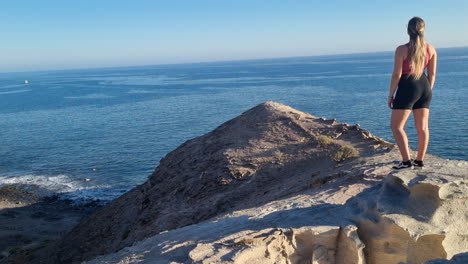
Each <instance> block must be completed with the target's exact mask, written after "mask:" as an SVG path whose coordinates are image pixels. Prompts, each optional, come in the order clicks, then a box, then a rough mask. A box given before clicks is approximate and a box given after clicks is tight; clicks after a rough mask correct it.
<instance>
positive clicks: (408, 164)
mask: <svg viewBox="0 0 468 264" xmlns="http://www.w3.org/2000/svg"><path fill="white" fill-rule="evenodd" d="M392 168H393V169H395V170H401V169H412V168H413V163H412V162H411V160H408V161H401V162H400V163H399V164H398V165H396V166H393V167H392Z"/></svg>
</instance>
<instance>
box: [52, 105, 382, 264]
mask: <svg viewBox="0 0 468 264" xmlns="http://www.w3.org/2000/svg"><path fill="white" fill-rule="evenodd" d="M389 146H391V144H389V143H387V142H385V141H383V140H381V139H379V138H375V137H373V136H372V135H371V134H370V133H369V132H368V131H365V130H363V129H360V128H359V125H355V126H351V125H347V124H341V123H338V122H336V121H335V120H327V119H324V118H317V117H314V116H312V115H310V114H307V113H303V112H300V111H297V110H294V109H292V108H290V107H288V106H285V105H282V104H279V103H275V102H265V103H262V104H260V105H258V106H256V107H254V108H252V109H250V110H248V111H246V112H244V113H243V114H242V115H240V116H238V117H236V118H234V119H232V120H230V121H228V122H226V123H224V124H222V125H221V126H219V127H218V128H216V129H215V130H213V131H212V132H210V133H207V134H205V135H203V136H200V137H197V138H194V139H192V140H189V141H187V142H185V143H183V144H182V145H181V146H179V147H178V148H177V149H175V150H174V151H172V152H170V153H169V154H167V155H166V157H164V158H163V159H162V160H161V162H160V165H159V166H158V167H157V168H156V170H155V171H154V172H153V174H152V175H151V176H150V177H149V179H148V180H147V181H146V182H145V183H144V184H142V185H139V186H137V187H135V188H134V189H132V190H131V191H129V192H128V193H125V194H124V195H122V196H120V197H119V198H117V199H115V200H113V201H111V202H110V203H109V204H107V205H106V206H104V207H103V208H101V209H99V210H97V211H96V212H95V213H94V214H92V215H90V216H89V217H86V218H85V219H83V220H82V221H81V223H80V224H79V225H77V226H76V227H75V228H74V229H73V230H72V231H71V232H70V233H68V234H67V235H66V236H65V237H64V238H63V239H62V240H61V241H60V242H59V243H58V244H57V246H56V248H55V253H54V254H53V257H51V258H50V259H49V263H53V262H56V263H79V262H80V261H83V260H90V259H93V258H94V257H96V256H98V255H103V254H108V253H112V252H116V251H118V250H120V249H122V248H124V247H127V246H130V245H132V244H134V243H135V242H137V241H141V240H142V239H144V238H147V237H150V236H153V235H156V234H158V233H160V232H162V231H165V230H171V229H175V228H179V227H183V226H187V225H191V224H194V223H199V222H201V221H203V220H206V219H209V218H212V217H214V216H216V215H218V214H220V213H225V212H229V211H231V210H238V209H242V208H250V207H255V206H258V205H261V204H264V203H266V202H268V201H272V200H275V199H278V198H280V197H284V196H287V195H288V194H291V193H295V192H298V191H301V190H304V189H308V188H312V187H314V186H318V185H320V184H322V183H324V182H327V181H329V180H331V179H334V178H337V177H340V175H341V174H342V173H343V171H346V168H347V166H351V164H355V163H357V162H359V158H356V157H357V156H361V157H364V156H370V155H373V154H375V153H376V152H382V151H386V150H387V149H388V147H389ZM292 178H293V179H294V180H291V179H292Z"/></svg>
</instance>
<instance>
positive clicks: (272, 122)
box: [36, 102, 468, 264]
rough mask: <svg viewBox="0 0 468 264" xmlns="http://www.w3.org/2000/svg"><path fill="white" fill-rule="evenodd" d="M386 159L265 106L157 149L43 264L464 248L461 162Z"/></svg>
mask: <svg viewBox="0 0 468 264" xmlns="http://www.w3.org/2000/svg"><path fill="white" fill-rule="evenodd" d="M398 159H399V155H398V153H397V150H396V149H395V148H393V146H392V145H391V144H390V143H388V142H385V141H383V140H382V139H379V138H376V137H374V136H373V135H372V134H370V133H369V132H368V131H366V130H363V129H361V128H360V127H359V125H348V124H343V123H339V122H337V121H336V120H327V119H324V118H318V117H314V116H312V115H310V114H307V113H303V112H300V111H297V110H295V109H292V108H290V107H288V106H285V105H282V104H279V103H275V102H265V103H263V104H260V105H258V106H256V107H254V108H252V109H250V110H248V111H246V112H244V113H243V114H242V115H240V116H239V117H236V118H234V119H232V120H230V121H228V122H226V123H224V124H222V125H221V126H219V127H218V128H216V129H215V130H213V131H212V132H210V133H208V134H205V135H203V136H200V137H197V138H195V139H192V140H189V141H187V142H185V143H184V144H182V145H181V146H180V147H178V148H177V149H175V150H174V151H172V152H171V153H169V154H168V155H167V156H166V157H165V158H163V159H162V160H161V162H160V165H159V166H158V168H156V170H155V171H154V173H153V174H152V175H151V176H150V177H149V179H148V181H147V182H145V183H144V184H142V185H140V186H137V187H135V188H134V189H132V190H131V191H130V192H128V193H126V194H124V195H122V196H121V197H119V198H117V199H115V200H113V201H112V202H110V203H109V204H108V205H106V206H105V207H103V208H101V209H99V210H98V211H96V212H95V213H94V214H93V215H91V216H89V217H87V218H86V219H84V220H83V221H81V223H80V224H79V225H77V226H76V227H75V228H74V229H73V230H72V231H71V232H70V233H68V234H67V235H66V236H65V237H64V238H63V239H62V241H60V243H59V244H58V245H57V247H56V249H55V252H54V254H53V256H51V257H50V258H49V259H48V260H47V261H48V262H47V263H54V262H55V263H80V262H81V261H83V260H91V259H94V260H91V261H89V262H88V263H172V264H176V263H320V264H322V263H368V264H369V263H371V264H380V263H382V264H383V263H398V262H409V263H420V262H423V261H427V260H430V259H436V258H441V259H447V258H451V257H452V256H455V255H456V254H458V253H460V252H464V251H468V245H467V239H466V238H467V237H468V234H467V233H466V226H467V223H468V219H467V217H468V213H467V212H468V210H467V209H466V208H468V207H467V205H468V204H467V198H468V191H467V187H466V181H467V175H466V171H467V168H468V163H467V162H464V161H448V160H444V159H441V158H438V157H433V156H429V157H428V158H427V162H428V164H430V166H428V167H427V168H425V169H424V170H420V171H419V170H418V171H416V170H414V171H402V172H394V171H392V170H391V169H390V167H391V162H393V161H395V160H398ZM106 254H107V255H106ZM99 255H105V256H99ZM454 258H455V257H454ZM36 263H37V262H36Z"/></svg>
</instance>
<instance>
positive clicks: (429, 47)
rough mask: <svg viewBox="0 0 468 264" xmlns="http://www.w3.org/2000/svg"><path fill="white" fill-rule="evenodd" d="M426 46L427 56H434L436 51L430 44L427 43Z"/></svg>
mask: <svg viewBox="0 0 468 264" xmlns="http://www.w3.org/2000/svg"><path fill="white" fill-rule="evenodd" d="M426 45H427V50H429V54H430V55H431V56H432V54H436V53H437V52H436V49H435V48H434V46H433V45H432V44H430V43H427V42H426Z"/></svg>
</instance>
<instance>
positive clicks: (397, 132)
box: [390, 109, 411, 161]
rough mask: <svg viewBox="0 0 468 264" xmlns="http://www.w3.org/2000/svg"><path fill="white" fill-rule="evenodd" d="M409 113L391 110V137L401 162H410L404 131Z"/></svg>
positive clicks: (402, 110) (407, 111) (401, 110)
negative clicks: (395, 144) (393, 139)
mask: <svg viewBox="0 0 468 264" xmlns="http://www.w3.org/2000/svg"><path fill="white" fill-rule="evenodd" d="M410 113H411V110H406V109H394V110H392V119H391V122H390V127H391V128H392V132H393V137H394V138H395V141H396V143H397V145H398V148H399V149H400V154H401V158H402V159H403V161H408V160H410V154H409V147H408V137H407V136H406V133H405V130H404V128H405V124H406V120H408V117H409V115H410Z"/></svg>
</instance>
